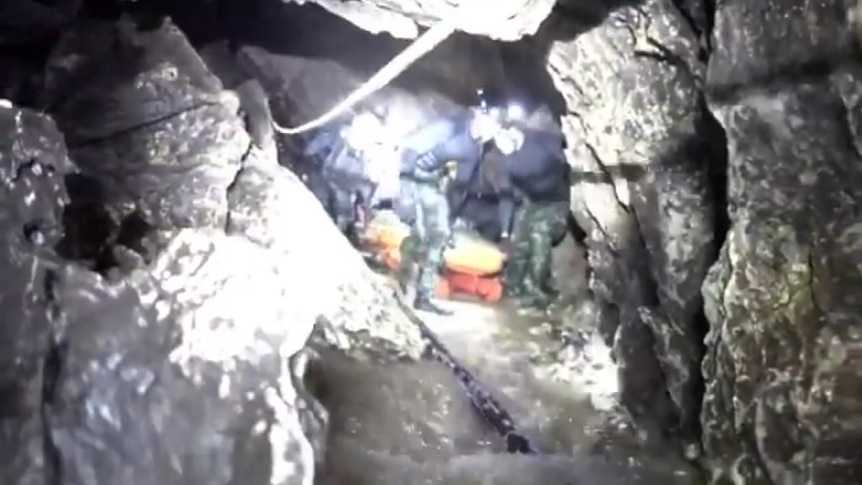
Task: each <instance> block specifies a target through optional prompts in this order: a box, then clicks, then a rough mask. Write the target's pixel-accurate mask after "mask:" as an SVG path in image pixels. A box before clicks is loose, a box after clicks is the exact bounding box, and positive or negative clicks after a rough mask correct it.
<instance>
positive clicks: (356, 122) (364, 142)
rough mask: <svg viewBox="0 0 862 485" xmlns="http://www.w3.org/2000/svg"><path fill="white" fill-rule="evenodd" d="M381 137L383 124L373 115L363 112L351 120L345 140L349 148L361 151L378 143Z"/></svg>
mask: <svg viewBox="0 0 862 485" xmlns="http://www.w3.org/2000/svg"><path fill="white" fill-rule="evenodd" d="M382 136H383V124H382V123H381V122H380V120H379V119H378V118H377V116H375V115H374V114H373V113H369V112H364V113H360V114H358V115H356V116H355V117H354V118H353V122H352V123H351V124H350V128H348V130H347V133H346V134H345V139H346V140H347V143H348V144H349V145H350V146H352V147H354V148H356V149H358V150H361V149H363V148H366V147H369V146H371V145H373V144H375V143H379V142H380V141H381V137H382Z"/></svg>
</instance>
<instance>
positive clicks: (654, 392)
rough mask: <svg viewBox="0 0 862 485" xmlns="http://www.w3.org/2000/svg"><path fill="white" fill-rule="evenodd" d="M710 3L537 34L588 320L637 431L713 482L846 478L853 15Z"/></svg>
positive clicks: (831, 5)
mask: <svg viewBox="0 0 862 485" xmlns="http://www.w3.org/2000/svg"><path fill="white" fill-rule="evenodd" d="M712 8H713V7H712V6H711V4H710V3H709V2H672V1H669V0H668V1H666V0H648V1H646V2H643V3H640V2H639V3H638V4H636V5H617V6H613V7H610V6H609V7H608V8H607V9H606V11H599V10H597V9H590V8H589V7H588V6H587V5H586V4H579V3H577V2H565V4H564V6H563V7H562V8H561V9H560V11H559V12H557V13H556V14H555V15H554V16H552V18H551V19H549V20H548V21H547V22H546V23H545V24H544V25H543V27H542V29H541V30H540V32H539V34H538V36H537V38H536V39H534V40H533V41H532V44H533V48H534V49H538V50H545V51H547V52H548V54H547V56H548V68H549V73H550V74H551V76H552V77H553V79H554V81H555V83H556V85H557V87H558V89H559V90H560V92H561V93H562V94H563V95H564V96H565V97H566V103H567V110H566V113H564V115H563V127H564V129H565V130H566V133H567V137H568V141H569V144H570V147H569V151H568V157H569V160H570V162H571V164H572V167H573V169H574V171H575V173H576V176H577V178H578V181H577V183H576V186H575V187H574V188H573V194H574V196H575V197H574V199H575V202H574V203H573V210H574V212H575V214H576V216H577V218H578V220H579V222H580V223H581V224H582V225H583V226H584V227H585V228H586V229H587V231H588V237H587V241H586V243H587V245H588V256H589V262H590V266H591V272H592V274H591V281H590V286H591V289H592V291H593V293H594V298H595V300H596V303H597V304H598V307H599V309H600V312H599V317H598V318H597V322H596V326H597V328H598V330H599V331H601V332H602V333H603V334H604V335H605V337H606V341H607V342H608V344H609V345H610V346H612V348H613V354H614V357H615V359H616V361H617V363H618V365H619V366H620V373H619V378H620V385H621V401H622V404H623V405H624V407H625V408H626V409H627V410H628V411H629V413H630V414H631V415H632V418H633V420H634V421H635V423H636V424H637V425H638V427H639V428H640V429H641V431H642V432H644V434H645V435H646V436H645V437H646V438H647V439H649V438H650V436H651V435H657V434H658V435H660V434H663V433H660V432H659V431H660V430H670V431H671V433H670V434H671V435H673V436H675V437H677V438H682V440H683V443H684V444H685V445H686V446H685V448H684V451H685V452H686V454H687V455H688V456H689V457H691V458H694V457H697V456H700V455H701V454H702V455H703V456H704V458H705V460H704V463H705V464H706V466H707V468H709V469H710V470H711V472H712V478H711V482H712V483H715V484H726V483H735V484H742V483H744V484H752V485H755V484H757V485H761V484H763V485H767V484H791V483H792V484H796V483H799V484H801V483H858V482H859V481H860V480H862V478H860V477H862V456H860V454H859V452H858V449H857V448H856V447H853V446H850V443H853V442H857V441H858V440H859V439H860V438H859V437H860V431H859V426H858V420H857V419H855V418H854V417H852V416H855V415H856V414H858V413H859V411H860V408H862V405H860V403H859V401H858V395H859V389H860V385H862V374H860V373H859V372H858V369H859V365H860V363H859V359H858V358H857V356H856V355H855V354H856V353H858V350H857V349H858V348H859V341H860V337H859V330H860V328H862V327H860V323H859V319H858V314H859V311H858V304H857V302H856V300H855V299H854V298H853V297H852V296H850V295H851V294H854V292H855V291H856V288H857V287H858V284H859V274H860V273H859V271H858V270H856V269H854V268H857V267H858V265H859V261H860V255H859V252H858V248H857V247H856V246H857V245H856V244H855V239H854V238H855V236H854V235H855V234H856V232H857V226H858V205H859V203H858V199H859V196H860V192H859V189H857V188H856V187H857V186H858V185H859V184H858V180H857V179H858V178H859V174H858V173H857V172H858V170H856V169H855V168H854V167H856V166H858V165H859V163H858V157H859V151H858V145H859V141H858V140H859V133H858V121H859V119H860V118H859V116H858V114H857V112H858V111H859V107H858V104H859V103H858V100H859V93H860V89H859V86H860V79H859V69H858V67H857V66H858V64H857V62H858V61H857V60H856V58H854V56H858V50H857V49H858V48H857V47H855V46H854V45H853V44H852V38H851V37H852V33H851V31H850V30H849V29H848V26H847V23H846V12H847V8H848V5H847V4H845V3H844V2H840V1H830V2H821V3H820V4H817V5H813V4H810V3H807V2H802V1H801V0H799V1H794V0H774V1H770V2H766V3H758V4H752V3H750V2H742V1H739V2H721V3H720V4H719V5H718V6H717V7H715V11H712ZM717 122H718V123H720V125H718V124H717ZM722 127H723V130H722V129H721V128H722ZM725 137H726V138H725ZM723 144H726V151H725V149H724V148H723V147H722V146H721V145H723ZM725 157H726V162H725V160H724V159H725ZM725 163H726V164H727V166H726V168H725ZM725 181H726V184H727V188H726V190H727V193H726V194H725V193H724V191H723V190H722V184H724V183H725ZM725 198H726V200H725ZM728 217H729V222H730V224H731V227H730V228H729V229H728V228H727V226H726V219H727V218H728ZM725 232H727V234H726V235H725ZM719 248H720V258H718V261H717V262H715V259H716V258H717V257H718V253H717V252H718V250H719ZM713 263H714V264H713ZM701 286H702V287H703V297H702V296H701V294H700V293H701ZM704 308H705V317H706V320H708V321H707V322H705V321H704V315H703V314H702V313H703V312H704V310H703V309H704ZM707 323H708V325H707ZM707 330H708V335H705V333H706V331H707ZM854 369H855V370H854Z"/></svg>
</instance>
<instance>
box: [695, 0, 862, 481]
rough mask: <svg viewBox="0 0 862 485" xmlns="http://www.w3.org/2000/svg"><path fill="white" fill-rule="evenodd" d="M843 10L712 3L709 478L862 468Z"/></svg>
mask: <svg viewBox="0 0 862 485" xmlns="http://www.w3.org/2000/svg"><path fill="white" fill-rule="evenodd" d="M845 12H846V5H845V3H844V2H840V1H826V2H820V3H817V4H811V3H805V2H795V1H789V0H785V1H771V2H768V3H767V4H765V5H764V6H763V7H758V8H754V7H753V5H752V4H750V3H746V2H743V1H729V2H723V3H722V4H721V5H719V7H718V8H717V10H716V13H715V30H714V34H713V49H714V50H713V53H712V55H711V57H710V60H709V72H708V77H707V89H708V92H709V93H710V106H711V108H712V110H713V112H714V113H715V114H716V116H717V117H718V119H719V120H720V121H721V123H722V125H724V127H725V130H726V131H727V138H728V147H729V158H728V162H729V167H728V191H729V209H730V211H731V217H732V222H733V227H732V228H731V230H730V233H729V234H728V238H727V242H726V243H725V245H724V247H723V248H722V251H721V258H720V260H719V261H718V263H717V264H716V265H715V266H714V267H713V268H712V269H711V270H710V274H709V278H708V280H707V283H706V284H705V285H704V295H705V296H706V309H707V314H708V317H709V320H710V323H711V331H710V333H709V337H708V339H707V344H708V347H709V351H708V353H707V356H706V360H705V361H704V365H703V369H704V374H705V376H706V378H707V389H706V394H705V396H704V410H703V424H704V445H705V446H706V451H707V454H708V456H709V458H710V461H711V465H712V468H713V469H714V470H717V472H716V478H715V482H716V483H721V482H722V481H730V480H732V479H734V478H733V477H737V478H735V480H737V482H736V483H739V481H740V480H741V481H742V483H746V484H773V483H775V484H784V483H794V484H795V483H817V484H820V483H823V484H826V483H860V481H862V451H860V449H859V447H858V446H855V445H853V444H851V443H859V442H860V440H861V439H862V423H860V421H859V413H860V411H862V394H860V389H862V373H860V369H862V354H860V348H862V333H860V331H862V324H860V314H862V313H860V302H859V300H858V298H857V297H856V295H857V294H858V291H859V288H860V284H862V273H860V271H859V264H860V261H862V247H860V245H859V243H858V235H857V234H859V230H860V225H859V222H860V218H859V210H860V200H862V185H860V181H862V164H860V155H859V149H858V147H859V143H860V137H859V135H860V131H859V130H860V120H861V119H862V118H860V114H862V111H860V105H859V99H860V98H859V96H860V93H862V77H860V74H862V73H860V71H859V68H858V64H857V61H856V59H858V57H857V58H855V59H854V56H856V55H857V54H856V52H857V51H856V50H855V48H854V46H853V45H852V44H851V43H850V42H849V41H850V32H849V31H848V30H847V29H846V25H845V24H844V19H845ZM753 16H757V17H759V19H758V20H757V21H755V20H754V19H753V18H754V17H753ZM765 25H772V26H774V27H772V28H766V29H765V28H764V26H765ZM851 60H852V61H853V62H852V63H851V62H848V61H851ZM719 470H720V471H719Z"/></svg>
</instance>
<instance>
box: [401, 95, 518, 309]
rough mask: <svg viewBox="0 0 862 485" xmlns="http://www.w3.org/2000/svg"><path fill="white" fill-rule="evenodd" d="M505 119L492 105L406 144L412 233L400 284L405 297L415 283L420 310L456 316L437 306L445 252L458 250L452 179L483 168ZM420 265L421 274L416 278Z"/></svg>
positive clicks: (405, 215) (405, 195)
mask: <svg viewBox="0 0 862 485" xmlns="http://www.w3.org/2000/svg"><path fill="white" fill-rule="evenodd" d="M501 116H502V112H499V111H497V110H494V109H493V108H491V109H489V108H487V107H486V106H480V107H476V108H472V109H471V110H470V112H469V113H468V114H467V115H464V116H456V117H448V118H443V119H439V120H437V121H434V122H432V123H430V124H429V125H427V126H425V127H423V128H421V129H419V130H418V131H416V132H414V133H412V134H411V135H408V136H407V137H406V139H405V140H404V141H403V142H402V143H401V147H402V150H403V152H402V161H401V162H402V163H401V171H400V173H401V190H402V199H401V200H400V201H399V202H400V204H401V206H402V210H400V211H399V213H400V215H401V216H402V219H403V220H404V222H405V223H407V224H409V225H410V228H411V230H410V235H409V236H408V237H407V238H405V240H404V242H403V243H402V245H401V255H402V257H401V268H400V271H399V275H398V279H399V283H400V285H401V288H402V290H404V291H405V292H406V289H407V285H408V283H409V282H411V281H415V283H416V299H415V301H414V303H413V306H414V307H415V308H416V309H417V310H424V311H428V312H432V313H436V314H439V315H450V314H451V312H450V311H448V310H445V309H443V308H441V307H439V306H437V305H436V304H435V303H434V302H433V301H432V298H433V296H434V294H435V291H436V289H437V283H438V280H439V276H440V270H441V269H442V267H443V252H444V250H445V249H446V247H447V245H450V246H451V245H452V240H451V238H452V227H451V225H452V222H453V221H452V220H451V219H450V210H449V201H448V200H447V198H446V193H445V191H446V187H445V185H446V184H447V183H448V182H449V181H451V179H452V174H451V169H452V168H453V167H454V168H455V170H456V174H455V176H456V177H457V176H458V173H460V172H461V171H462V170H465V171H467V172H470V171H472V170H473V168H474V167H475V166H476V165H477V164H478V163H479V160H480V159H481V157H482V153H483V147H484V144H485V143H486V142H488V141H490V140H491V139H493V138H494V136H495V135H497V134H498V133H499V132H500V131H501V129H502V125H501ZM405 209H407V210H405ZM414 264H416V265H417V266H418V274H414ZM414 277H415V279H414Z"/></svg>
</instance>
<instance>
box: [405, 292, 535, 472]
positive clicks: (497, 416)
mask: <svg viewBox="0 0 862 485" xmlns="http://www.w3.org/2000/svg"><path fill="white" fill-rule="evenodd" d="M393 293H394V295H395V299H396V300H397V301H398V304H399V305H400V306H401V308H402V309H403V310H404V314H405V315H407V318H409V319H410V321H411V322H413V323H415V324H416V326H417V327H419V330H420V331H421V333H422V338H423V339H424V340H425V343H426V349H425V351H426V353H427V354H428V355H429V356H430V357H432V358H434V359H435V360H437V361H438V362H440V363H442V364H443V365H445V366H446V367H448V368H449V369H450V370H452V372H453V373H454V374H455V376H456V377H457V378H458V381H459V382H460V383H461V385H462V386H463V387H464V389H465V390H466V391H467V395H468V396H469V397H470V402H472V403H473V406H474V407H475V408H476V410H477V411H479V413H480V414H481V415H482V416H483V417H484V418H485V419H486V420H487V421H488V423H489V424H490V425H491V426H493V427H494V429H495V430H497V432H498V433H499V434H500V436H502V437H503V438H504V439H505V440H506V449H507V451H508V452H509V453H520V454H526V455H535V454H538V451H537V450H536V449H535V448H534V447H533V445H532V444H530V440H528V439H527V437H526V436H524V435H523V434H522V433H521V432H520V431H518V428H517V427H516V426H515V422H514V420H513V419H512V416H511V415H510V414H509V413H508V412H507V411H506V410H505V409H503V406H502V405H501V404H500V402H499V401H498V400H497V399H495V398H494V396H492V395H491V393H489V392H488V391H487V390H486V389H485V388H484V387H483V386H482V384H481V383H480V382H479V381H478V380H477V379H476V377H474V376H473V374H472V373H470V371H468V370H467V368H465V367H464V366H463V365H462V364H461V363H459V362H458V361H457V360H456V359H455V357H454V356H453V355H452V354H451V353H450V352H449V350H448V349H446V347H445V346H444V345H443V343H442V342H441V341H440V339H439V338H437V336H436V335H435V334H434V332H432V331H431V329H430V328H428V326H427V325H425V322H423V321H422V319H421V318H419V316H418V315H416V312H414V311H413V309H412V308H411V307H410V306H409V305H407V304H406V303H405V302H404V300H403V298H402V297H401V294H399V293H398V291H394V292H393Z"/></svg>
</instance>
